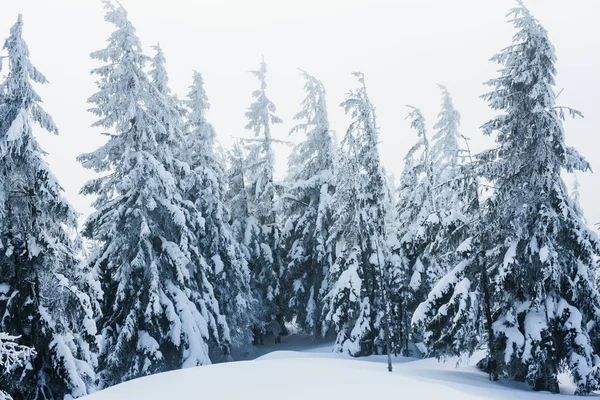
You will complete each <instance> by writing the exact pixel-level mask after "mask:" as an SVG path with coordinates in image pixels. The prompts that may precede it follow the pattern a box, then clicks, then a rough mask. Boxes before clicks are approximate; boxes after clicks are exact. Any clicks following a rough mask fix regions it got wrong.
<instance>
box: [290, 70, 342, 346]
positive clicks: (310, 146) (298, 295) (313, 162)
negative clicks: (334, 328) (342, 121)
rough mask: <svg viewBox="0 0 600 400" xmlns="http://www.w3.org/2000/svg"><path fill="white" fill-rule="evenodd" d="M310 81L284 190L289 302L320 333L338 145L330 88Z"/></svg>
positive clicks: (301, 320)
mask: <svg viewBox="0 0 600 400" xmlns="http://www.w3.org/2000/svg"><path fill="white" fill-rule="evenodd" d="M302 76H303V77H304V78H305V79H306V84H305V85H304V90H305V91H306V97H305V99H304V100H303V102H302V106H303V109H302V111H300V112H299V113H298V114H296V116H295V117H294V119H295V120H298V121H300V123H299V124H298V125H296V126H295V127H294V128H293V129H292V131H291V132H290V134H294V133H297V132H303V133H304V134H305V135H306V139H305V140H304V141H302V142H301V143H299V144H298V145H296V146H295V147H294V150H293V152H292V156H291V157H290V159H289V161H288V168H289V176H288V178H287V182H286V183H287V188H286V193H285V194H284V197H283V198H284V201H285V202H286V203H285V206H286V208H285V217H286V221H285V228H284V241H285V242H286V243H287V246H286V250H287V265H286V282H289V283H291V288H290V289H291V293H290V296H291V298H290V300H289V306H290V309H291V313H292V314H293V316H294V317H296V321H297V323H298V324H299V326H300V327H301V328H302V329H303V330H305V331H306V332H308V333H309V334H311V335H313V336H316V335H319V334H320V333H321V331H322V327H321V316H322V298H323V296H324V295H325V291H326V289H327V287H328V286H329V285H328V283H327V275H328V273H329V270H330V269H331V265H332V263H333V259H334V254H333V249H332V245H331V243H328V238H329V231H330V229H331V223H332V216H333V215H332V214H333V201H332V200H333V197H332V196H333V194H334V191H335V189H334V186H333V184H334V171H333V151H332V150H333V148H332V140H331V132H330V129H329V118H328V115H327V103H326V101H325V88H324V87H323V84H322V83H321V82H320V81H319V80H317V79H316V78H314V77H313V76H311V75H309V74H307V73H306V72H304V71H303V72H302Z"/></svg>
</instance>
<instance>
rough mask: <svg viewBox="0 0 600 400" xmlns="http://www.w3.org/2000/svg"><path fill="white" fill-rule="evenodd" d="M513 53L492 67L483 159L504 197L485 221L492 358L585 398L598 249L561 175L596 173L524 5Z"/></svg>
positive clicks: (591, 376) (539, 384) (593, 385)
mask: <svg viewBox="0 0 600 400" xmlns="http://www.w3.org/2000/svg"><path fill="white" fill-rule="evenodd" d="M512 16H513V20H512V22H513V24H514V26H515V28H517V30H518V32H517V33H516V35H515V36H514V43H513V44H512V45H511V46H509V47H508V48H507V49H505V50H504V51H503V52H502V53H500V54H498V55H496V56H495V57H494V58H493V60H495V61H497V62H498V63H499V64H501V65H502V67H503V69H502V73H501V76H500V77H498V78H496V79H493V80H491V81H490V82H489V83H488V84H489V85H490V86H491V87H492V88H493V91H492V92H490V93H488V94H486V95H485V96H484V98H485V99H486V100H488V102H489V104H490V107H491V108H492V109H494V110H498V111H500V112H502V114H501V115H500V116H499V117H497V118H495V119H493V120H491V121H489V122H488V123H486V124H485V125H484V132H485V133H486V134H491V133H492V132H496V133H497V135H496V142H497V144H498V147H497V148H496V149H492V150H489V151H486V152H484V153H482V154H481V155H480V158H481V159H482V161H483V162H484V163H485V164H484V170H483V172H484V176H485V177H486V178H487V179H489V180H490V181H492V182H494V186H495V187H496V190H495V192H494V196H493V197H492V198H491V199H490V201H489V204H488V211H487V213H486V217H487V221H489V223H488V224H484V226H485V227H487V228H488V229H487V230H486V232H485V236H486V238H489V239H490V243H494V246H493V247H491V248H489V249H488V254H489V257H488V260H487V263H488V265H489V267H490V268H493V269H494V276H493V283H494V303H495V304H494V306H495V307H496V310H498V311H497V312H495V313H494V321H493V330H494V351H495V352H496V355H495V357H496V361H497V365H498V369H499V370H500V371H501V372H502V373H504V374H507V375H509V376H514V377H517V378H526V379H527V381H528V382H529V383H530V385H532V386H533V387H534V388H536V389H543V390H549V391H552V392H558V377H557V374H558V373H559V372H560V370H561V369H562V368H563V367H564V368H566V369H567V370H568V371H569V372H570V373H571V374H572V376H573V379H574V381H575V384H576V385H577V393H578V394H585V393H589V392H590V391H592V390H597V389H598V388H599V384H598V379H599V378H600V372H599V371H600V361H599V360H600V359H599V358H598V355H597V353H596V351H597V350H596V349H598V345H599V344H600V342H599V339H600V336H599V331H598V322H599V321H598V318H599V316H600V298H599V295H598V292H597V291H596V289H595V287H594V284H593V274H594V270H595V267H596V265H595V264H596V257H597V256H598V255H599V252H600V243H599V242H598V238H597V236H596V234H595V233H594V232H592V231H591V230H590V229H589V228H588V227H587V226H586V224H585V221H584V220H583V216H582V215H581V212H580V210H579V208H578V207H577V204H576V203H575V202H574V201H573V200H572V199H571V197H570V196H569V194H568V191H567V189H566V187H565V184H564V182H563V180H562V178H561V171H563V170H566V171H568V172H572V171H574V170H580V171H585V170H588V169H589V164H588V163H587V162H586V161H585V160H584V159H583V157H581V155H579V153H578V152H577V151H576V150H575V149H573V148H570V147H567V146H566V144H565V137H564V130H563V118H564V112H565V110H568V111H570V112H571V113H574V112H573V111H572V110H570V109H565V108H561V107H558V106H556V104H555V98H556V96H555V94H554V90H553V86H554V76H555V74H556V70H555V67H554V64H555V61H556V57H555V55H554V47H553V46H552V44H551V43H550V41H549V39H548V36H547V32H546V30H545V29H544V28H543V27H542V26H541V25H540V24H539V22H538V21H537V20H536V19H535V18H534V17H533V16H532V15H531V14H530V12H529V11H528V10H527V9H526V8H525V7H524V6H523V5H522V4H520V5H519V7H518V8H515V9H514V10H513V11H512Z"/></svg>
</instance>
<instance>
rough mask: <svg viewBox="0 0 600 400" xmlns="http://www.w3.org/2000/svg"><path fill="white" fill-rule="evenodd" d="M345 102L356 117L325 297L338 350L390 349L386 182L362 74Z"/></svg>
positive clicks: (341, 173) (342, 170)
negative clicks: (335, 256) (333, 260)
mask: <svg viewBox="0 0 600 400" xmlns="http://www.w3.org/2000/svg"><path fill="white" fill-rule="evenodd" d="M354 75H355V76H356V77H357V78H358V81H359V88H358V89H356V90H353V91H351V92H350V93H349V94H348V97H347V99H346V100H345V101H344V102H343V103H342V107H343V108H344V110H345V111H346V113H348V114H350V116H351V117H352V122H351V124H350V126H349V127H348V130H347V131H346V135H345V136H344V139H343V141H342V149H341V151H342V154H341V156H340V164H339V169H338V174H337V183H336V194H335V201H336V203H335V209H336V212H335V216H334V225H333V228H332V237H331V238H330V241H331V245H332V246H336V248H337V251H336V253H337V258H336V260H335V262H334V264H333V265H332V267H331V271H330V272H329V274H330V277H331V278H330V279H331V284H330V288H329V291H328V293H327V294H326V296H325V298H324V301H325V304H324V311H323V312H324V319H325V322H326V323H327V324H328V325H329V326H330V329H333V330H334V331H335V332H336V333H337V338H336V343H335V350H337V351H340V352H347V353H349V354H351V355H353V356H361V355H369V354H380V353H382V352H384V351H387V352H390V351H391V348H390V347H391V346H392V344H391V343H390V342H389V332H388V329H387V328H389V319H388V317H389V304H388V301H387V291H388V288H387V287H386V283H387V281H388V277H387V270H386V268H387V267H386V259H387V257H388V250H387V245H386V238H385V236H386V235H385V234H386V232H385V215H386V209H385V204H386V195H387V187H386V182H385V175H384V173H383V169H382V168H381V164H380V160H379V152H378V149H377V144H378V140H379V139H378V136H379V131H378V128H377V124H376V120H375V110H374V108H373V105H372V104H371V102H370V100H369V97H368V94H367V89H366V85H365V80H364V75H363V74H362V73H360V72H356V73H355V74H354Z"/></svg>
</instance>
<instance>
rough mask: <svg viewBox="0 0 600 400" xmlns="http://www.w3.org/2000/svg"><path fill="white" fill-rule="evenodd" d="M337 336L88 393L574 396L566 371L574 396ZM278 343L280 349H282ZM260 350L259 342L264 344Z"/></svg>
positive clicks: (154, 397) (127, 398)
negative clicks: (352, 346) (354, 347)
mask: <svg viewBox="0 0 600 400" xmlns="http://www.w3.org/2000/svg"><path fill="white" fill-rule="evenodd" d="M331 348H332V343H322V342H321V343H317V342H313V341H310V340H309V339H303V338H301V337H300V338H298V337H291V338H290V337H286V338H284V342H283V343H282V344H281V345H277V346H265V348H264V350H275V351H271V352H269V353H267V354H265V355H260V356H259V357H258V358H256V359H255V360H251V361H238V362H231V363H224V364H215V365H208V366H202V367H195V368H188V369H183V370H179V371H172V372H167V373H162V374H158V375H154V376H149V377H144V378H140V379H135V380H132V381H129V382H126V383H123V384H120V385H117V386H114V387H111V388H108V389H105V390H103V391H101V392H97V393H95V394H92V395H89V396H87V397H85V399H89V400H135V399H140V400H142V399H143V400H165V399H172V400H187V399H199V398H203V399H244V400H267V399H281V398H285V399H286V400H294V399H302V400H305V399H328V400H329V399H331V400H333V399H347V400H351V399H361V400H364V399H384V398H396V399H419V400H425V399H444V400H472V399H491V400H505V399H523V400H550V399H552V400H559V399H560V400H563V399H570V398H575V397H574V396H570V395H569V394H572V393H573V387H572V385H570V379H569V377H567V376H561V377H560V381H561V382H562V383H563V384H562V385H561V391H562V392H563V394H567V395H568V396H559V397H557V396H556V395H552V394H550V393H547V392H533V391H531V390H530V389H529V388H528V387H527V386H526V385H525V384H520V383H515V382H509V381H505V380H501V381H499V382H490V381H489V380H488V377H487V375H486V374H485V373H482V372H480V371H478V370H477V369H476V368H475V367H474V366H473V363H474V362H475V361H477V359H479V358H481V356H482V355H481V354H480V355H479V357H474V358H473V363H471V364H468V365H465V366H460V367H458V368H456V367H455V362H454V361H449V362H446V363H439V362H437V361H436V360H433V359H415V358H404V357H397V358H394V371H393V372H392V373H389V372H387V370H386V358H385V356H371V357H364V358H352V357H350V356H348V355H344V354H340V353H332V352H331ZM277 349H280V350H277ZM258 353H259V354H260V353H261V351H260V349H259V350H258Z"/></svg>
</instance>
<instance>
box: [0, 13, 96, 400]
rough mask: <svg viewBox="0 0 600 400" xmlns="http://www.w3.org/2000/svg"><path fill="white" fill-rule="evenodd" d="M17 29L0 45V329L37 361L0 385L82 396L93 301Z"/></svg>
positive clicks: (89, 360)
mask: <svg viewBox="0 0 600 400" xmlns="http://www.w3.org/2000/svg"><path fill="white" fill-rule="evenodd" d="M22 29H23V21H22V18H21V16H19V18H18V20H17V23H16V24H15V25H14V26H13V27H12V28H11V30H10V36H9V37H8V39H7V40H6V41H5V42H4V46H3V49H4V50H6V51H7V53H8V56H7V58H8V68H9V70H8V74H7V76H6V80H5V81H4V82H2V83H1V84H0V183H1V184H2V186H1V187H0V193H2V196H0V199H1V200H2V202H1V204H0V215H1V217H2V218H1V219H0V291H1V293H2V295H1V296H0V315H1V316H2V317H1V319H0V330H2V331H3V332H6V333H8V334H9V335H12V336H20V342H21V344H22V345H24V346H26V347H30V348H35V350H36V354H35V355H34V356H33V358H32V359H31V360H28V361H26V362H25V363H24V364H22V365H21V366H17V367H16V371H15V372H14V373H13V375H12V377H13V378H14V379H12V380H11V381H9V382H3V385H2V386H3V387H5V388H6V389H7V390H8V392H9V394H11V395H12V396H13V397H14V398H17V399H55V398H62V397H64V396H68V395H70V396H73V397H78V396H83V395H85V394H88V393H89V392H90V391H92V390H93V388H94V380H95V375H94V368H95V365H96V351H97V343H96V338H95V334H96V325H95V322H94V312H93V306H92V297H90V296H89V293H90V291H88V289H90V287H89V285H88V283H89V281H88V280H87V279H86V276H85V275H86V271H85V269H84V268H83V267H82V266H81V265H80V259H79V256H78V251H79V249H78V240H76V239H75V238H76V228H77V214H76V213H75V211H74V210H73V208H72V207H71V206H70V205H69V203H68V202H67V201H66V200H65V198H64V197H63V189H62V188H61V187H60V185H59V183H58V181H57V179H56V177H55V176H54V175H53V174H52V172H51V171H50V168H49V166H48V165H47V163H46V162H45V161H44V159H43V157H44V155H45V154H46V153H45V152H44V151H43V150H42V149H41V147H40V145H39V143H38V142H37V140H36V138H35V136H34V135H33V127H34V124H37V125H39V126H40V127H41V128H42V129H44V130H46V131H48V132H50V133H55V134H57V133H58V129H57V127H56V125H55V124H54V121H53V120H52V117H51V116H50V115H49V114H47V113H46V112H45V111H44V109H43V108H42V106H41V102H42V101H41V98H40V96H39V95H38V94H37V93H36V91H35V89H34V87H33V83H38V84H44V83H47V80H46V78H45V77H44V75H42V73H40V72H39V71H38V70H37V69H36V68H35V67H34V66H33V65H32V63H31V61H30V59H29V50H28V48H27V44H26V43H25V41H24V40H23V38H22ZM92 285H93V282H92Z"/></svg>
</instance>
